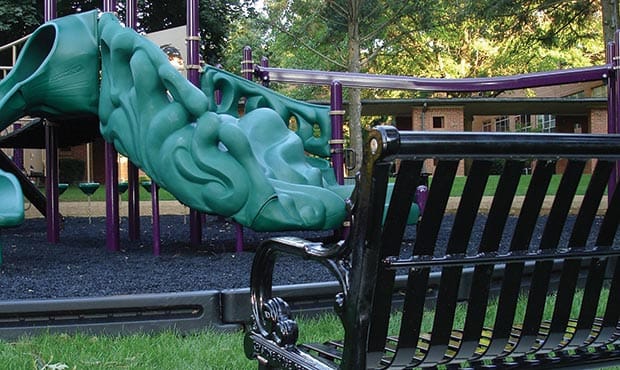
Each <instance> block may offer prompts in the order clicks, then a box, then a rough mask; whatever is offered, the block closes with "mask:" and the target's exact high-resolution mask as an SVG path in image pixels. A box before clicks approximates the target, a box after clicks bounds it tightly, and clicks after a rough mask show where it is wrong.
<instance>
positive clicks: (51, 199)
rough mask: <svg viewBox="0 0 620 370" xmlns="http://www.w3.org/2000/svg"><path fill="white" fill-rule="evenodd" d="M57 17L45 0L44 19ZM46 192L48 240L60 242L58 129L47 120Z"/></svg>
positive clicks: (53, 5)
mask: <svg viewBox="0 0 620 370" xmlns="http://www.w3.org/2000/svg"><path fill="white" fill-rule="evenodd" d="M54 18H56V1H55V0H45V3H44V4H43V20H44V21H45V22H48V21H51V20H52V19H54ZM45 159H46V161H45V172H46V179H47V180H46V181H45V192H46V194H47V202H46V215H47V218H46V221H47V241H48V242H50V243H58V242H59V240H60V212H59V209H58V196H59V192H58V130H57V127H56V126H55V125H54V124H53V123H52V122H48V121H45Z"/></svg>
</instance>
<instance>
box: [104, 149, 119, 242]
mask: <svg viewBox="0 0 620 370" xmlns="http://www.w3.org/2000/svg"><path fill="white" fill-rule="evenodd" d="M117 159H118V153H117V152H116V149H114V145H113V144H111V143H105V205H106V207H105V214H106V247H107V249H108V250H109V251H113V252H117V251H119V250H120V225H119V218H120V206H119V195H120V194H119V192H118V160H117Z"/></svg>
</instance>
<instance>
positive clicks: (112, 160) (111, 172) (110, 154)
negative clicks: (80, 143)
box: [103, 0, 120, 251]
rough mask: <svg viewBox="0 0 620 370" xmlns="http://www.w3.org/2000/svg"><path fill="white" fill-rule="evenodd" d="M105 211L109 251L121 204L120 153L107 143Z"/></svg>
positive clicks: (110, 4) (110, 1) (112, 5)
mask: <svg viewBox="0 0 620 370" xmlns="http://www.w3.org/2000/svg"><path fill="white" fill-rule="evenodd" d="M103 11H104V12H114V11H116V1H114V0H103ZM105 201H106V207H105V213H106V247H107V249H108V250H109V251H118V250H120V227H119V223H120V222H119V218H120V204H119V192H118V153H117V152H116V149H115V148H114V144H112V143H107V142H106V143H105Z"/></svg>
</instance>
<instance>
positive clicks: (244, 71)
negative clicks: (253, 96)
mask: <svg viewBox="0 0 620 370" xmlns="http://www.w3.org/2000/svg"><path fill="white" fill-rule="evenodd" d="M241 75H242V76H243V78H245V79H247V80H250V81H252V79H253V78H254V62H253V61H252V48H251V47H249V46H245V47H244V48H243V60H242V61H241Z"/></svg>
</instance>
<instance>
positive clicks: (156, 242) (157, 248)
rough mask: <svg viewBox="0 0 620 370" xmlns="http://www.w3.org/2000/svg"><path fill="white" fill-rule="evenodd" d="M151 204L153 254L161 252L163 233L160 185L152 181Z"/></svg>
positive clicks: (157, 254)
mask: <svg viewBox="0 0 620 370" xmlns="http://www.w3.org/2000/svg"><path fill="white" fill-rule="evenodd" d="M151 206H152V209H153V211H152V212H153V255H155V256H159V254H160V252H161V236H160V235H161V233H160V230H159V186H158V185H157V184H156V183H155V182H154V181H152V182H151Z"/></svg>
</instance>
